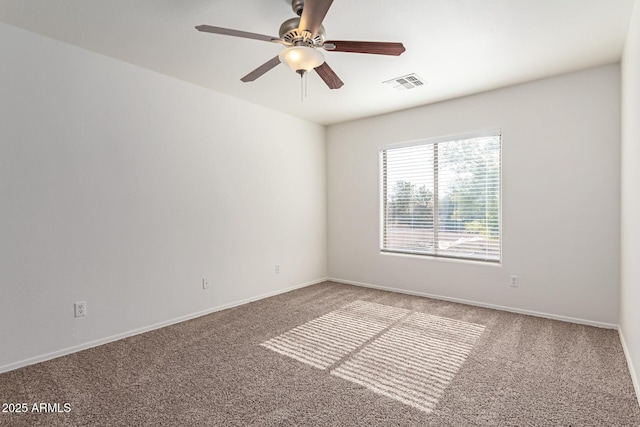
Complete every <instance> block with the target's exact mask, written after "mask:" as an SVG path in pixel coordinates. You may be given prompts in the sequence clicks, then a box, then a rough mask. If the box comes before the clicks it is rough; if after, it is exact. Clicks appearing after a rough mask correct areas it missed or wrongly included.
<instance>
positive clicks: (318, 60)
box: [278, 46, 324, 74]
mask: <svg viewBox="0 0 640 427" xmlns="http://www.w3.org/2000/svg"><path fill="white" fill-rule="evenodd" d="M278 57H279V58H280V62H282V63H285V64H287V65H288V66H289V68H291V69H292V70H293V71H295V72H296V73H300V74H302V73H306V72H307V71H311V70H313V69H314V68H316V67H318V66H320V65H322V63H323V62H324V55H323V54H322V52H320V51H319V50H318V49H314V48H312V47H308V46H292V47H288V48H286V49H283V50H282V52H280V55H278Z"/></svg>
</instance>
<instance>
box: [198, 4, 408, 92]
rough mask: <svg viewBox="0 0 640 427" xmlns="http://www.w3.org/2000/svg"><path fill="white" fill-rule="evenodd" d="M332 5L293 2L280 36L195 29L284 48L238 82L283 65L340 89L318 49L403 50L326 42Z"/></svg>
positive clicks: (382, 52) (373, 44)
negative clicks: (291, 14) (325, 22)
mask: <svg viewBox="0 0 640 427" xmlns="http://www.w3.org/2000/svg"><path fill="white" fill-rule="evenodd" d="M332 3H333V0H292V1H291V7H292V9H293V11H294V12H295V13H296V15H298V17H297V18H291V19H288V20H286V21H285V22H284V23H283V24H282V25H281V26H280V32H279V34H280V37H271V36H266V35H262V34H256V33H249V32H246V31H240V30H233V29H229V28H221V27H213V26H211V25H198V26H197V27H196V29H197V30H198V31H202V32H206V33H214V34H222V35H225V36H234V37H242V38H247V39H254V40H262V41H267V42H273V43H280V44H282V45H284V46H286V47H285V49H283V50H282V52H280V54H279V55H278V56H276V57H274V58H271V59H270V60H269V61H267V62H265V63H264V64H262V65H261V66H259V67H258V68H256V69H255V70H253V71H251V72H250V73H249V74H247V75H246V76H244V77H243V78H241V79H240V80H242V81H243V82H252V81H254V80H256V79H257V78H258V77H260V76H262V75H263V74H265V73H266V72H267V71H269V70H271V69H272V68H274V67H275V66H276V65H278V64H279V63H281V62H284V63H285V64H287V65H288V66H289V67H291V69H292V70H294V71H295V72H296V73H298V74H300V76H301V77H302V76H303V75H305V74H306V73H307V72H309V71H311V70H315V71H316V73H318V75H319V76H320V77H321V78H322V80H324V82H325V83H326V84H327V86H328V87H329V88H330V89H339V88H340V87H342V85H343V84H344V83H343V82H342V80H340V77H338V76H337V75H336V73H335V72H334V71H333V69H331V67H329V65H328V64H327V63H326V62H325V61H324V55H323V54H322V52H321V51H320V50H319V48H322V49H324V50H326V51H330V52H353V53H369V54H375V55H393V56H398V55H400V54H402V52H404V51H405V49H404V46H403V45H402V43H393V42H368V41H345V40H325V30H324V27H323V26H322V21H323V20H324V17H325V16H326V15H327V11H328V10H329V7H331V4H332Z"/></svg>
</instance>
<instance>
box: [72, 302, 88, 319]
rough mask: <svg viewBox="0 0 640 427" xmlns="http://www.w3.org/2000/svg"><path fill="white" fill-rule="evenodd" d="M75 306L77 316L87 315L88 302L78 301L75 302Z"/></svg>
mask: <svg viewBox="0 0 640 427" xmlns="http://www.w3.org/2000/svg"><path fill="white" fill-rule="evenodd" d="M73 308H74V310H75V317H82V316H86V315H87V302H86V301H78V302H76V303H75V304H73Z"/></svg>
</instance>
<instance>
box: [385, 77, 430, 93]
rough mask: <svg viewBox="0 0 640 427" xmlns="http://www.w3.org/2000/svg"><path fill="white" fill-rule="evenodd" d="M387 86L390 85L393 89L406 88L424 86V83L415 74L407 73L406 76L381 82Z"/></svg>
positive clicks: (400, 89)
mask: <svg viewBox="0 0 640 427" xmlns="http://www.w3.org/2000/svg"><path fill="white" fill-rule="evenodd" d="M382 83H383V84H386V85H388V86H391V87H392V88H394V89H395V90H399V91H402V90H408V89H413V88H416V87H419V86H424V85H425V84H426V83H425V82H424V80H422V79H421V78H420V77H418V76H417V75H416V74H407V75H406V76H402V77H396V78H395V79H391V80H387V81H386V82H382Z"/></svg>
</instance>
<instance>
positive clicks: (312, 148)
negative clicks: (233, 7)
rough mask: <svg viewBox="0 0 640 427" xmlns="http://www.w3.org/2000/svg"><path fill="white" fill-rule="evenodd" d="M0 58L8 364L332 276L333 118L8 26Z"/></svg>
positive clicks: (2, 279) (2, 320) (3, 358)
mask: <svg viewBox="0 0 640 427" xmlns="http://www.w3.org/2000/svg"><path fill="white" fill-rule="evenodd" d="M0 58H2V60H1V62H2V65H1V66H0V73H1V74H0V138H1V140H0V200H1V202H0V290H1V292H0V348H1V350H0V371H3V370H8V369H12V368H15V367H18V366H20V365H22V364H25V363H29V362H33V361H36V360H41V359H43V358H47V357H50V356H54V355H57V354H62V353H64V352H65V351H68V350H69V349H77V348H81V347H82V346H84V345H87V343H91V342H94V343H95V342H96V341H97V342H100V341H102V340H108V339H109V337H112V338H113V337H118V336H122V335H126V334H128V333H131V331H134V330H137V329H139V328H142V329H144V328H148V327H150V326H152V325H156V326H157V325H159V324H163V323H164V322H170V321H172V320H175V319H177V318H182V317H189V316H192V315H194V314H196V313H199V312H202V311H206V310H211V309H215V308H217V307H222V306H225V305H230V304H234V303H237V302H239V301H243V300H246V299H250V298H255V297H258V296H261V295H264V294H269V293H277V292H279V291H283V290H285V289H288V288H291V287H294V286H298V285H303V284H305V283H309V282H313V281H317V280H320V279H323V278H324V277H326V147H325V128H324V127H322V126H319V125H316V124H313V123H310V122H306V121H303V120H300V119H296V118H292V117H289V116H286V115H283V114H280V113H276V112H273V111H269V110H266V109H264V108H261V107H258V106H255V105H252V104H249V103H246V102H244V101H240V100H237V99H233V98H230V97H227V96H223V95H221V94H218V93H214V92H211V91H208V90H205V89H202V88H199V87H196V86H193V85H190V84H186V83H184V82H180V81H178V80H175V79H172V78H169V77H166V76H163V75H160V74H157V73H154V72H151V71H148V70H145V69H141V68H138V67H135V66H132V65H129V64H126V63H122V62H119V61H116V60H113V59H110V58H107V57H103V56H100V55H97V54H94V53H92V52H88V51H85V50H81V49H78V48H75V47H72V46H69V45H67V44H63V43H60V42H57V41H54V40H51V39H48V38H44V37H41V36H38V35H35V34H32V33H28V32H25V31H23V30H19V29H17V28H14V27H11V26H7V25H4V24H0ZM283 129H286V130H287V132H288V133H290V134H291V135H296V137H295V138H289V137H283V136H282V135H281V131H282V130H283ZM276 263H279V264H280V265H281V273H280V274H278V275H276V274H274V264H276ZM203 276H208V277H209V278H210V280H211V284H212V288H211V289H209V290H206V291H204V290H202V286H201V280H202V277H203ZM80 300H86V302H87V311H88V315H87V316H86V317H84V318H78V319H75V318H74V317H73V303H74V301H80Z"/></svg>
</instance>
